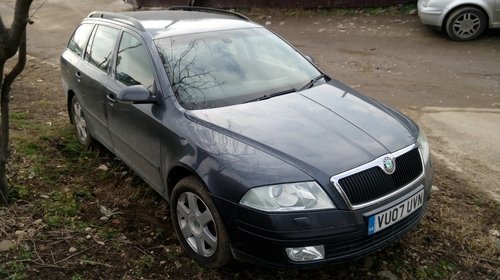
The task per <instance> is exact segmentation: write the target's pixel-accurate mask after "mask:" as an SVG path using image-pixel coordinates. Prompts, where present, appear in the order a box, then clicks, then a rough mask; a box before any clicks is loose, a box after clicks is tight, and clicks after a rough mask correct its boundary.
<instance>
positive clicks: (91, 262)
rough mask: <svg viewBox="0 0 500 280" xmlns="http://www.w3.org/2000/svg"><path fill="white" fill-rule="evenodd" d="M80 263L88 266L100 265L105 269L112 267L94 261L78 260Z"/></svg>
mask: <svg viewBox="0 0 500 280" xmlns="http://www.w3.org/2000/svg"><path fill="white" fill-rule="evenodd" d="M80 262H82V263H86V264H90V265H102V266H105V267H113V266H112V265H110V264H107V263H101V262H96V261H91V260H84V259H80Z"/></svg>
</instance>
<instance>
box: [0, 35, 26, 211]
mask: <svg viewBox="0 0 500 280" xmlns="http://www.w3.org/2000/svg"><path fill="white" fill-rule="evenodd" d="M25 65H26V30H24V31H23V34H22V35H21V40H20V42H19V48H18V54H17V63H16V65H15V66H14V68H12V70H11V71H10V72H9V73H8V74H7V75H5V78H4V79H3V81H2V78H0V84H1V85H2V87H1V96H0V114H1V130H0V133H1V135H0V205H7V204H8V198H9V187H8V183H7V176H6V175H7V174H6V171H7V160H8V158H9V129H10V124H9V122H10V121H9V101H10V89H11V85H12V83H13V82H14V80H15V79H16V77H17V76H18V75H19V74H21V72H22V71H23V69H24V66H25ZM4 66H5V64H4V63H1V62H0V67H1V70H0V74H1V77H3V69H4V68H3V67H4Z"/></svg>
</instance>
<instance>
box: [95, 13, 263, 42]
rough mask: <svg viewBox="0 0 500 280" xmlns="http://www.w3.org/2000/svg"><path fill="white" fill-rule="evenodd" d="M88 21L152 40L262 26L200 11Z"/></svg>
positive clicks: (237, 17) (103, 15) (122, 15)
mask: <svg viewBox="0 0 500 280" xmlns="http://www.w3.org/2000/svg"><path fill="white" fill-rule="evenodd" d="M88 18H103V19H107V20H112V21H117V22H120V23H124V24H127V25H130V26H133V27H135V28H136V29H139V30H140V31H145V32H148V33H150V34H151V36H152V37H153V38H160V37H171V36H178V35H186V34H194V33H202V32H211V31H222V30H230V29H240V28H255V27H262V26H261V25H259V24H257V23H254V22H252V21H250V20H249V19H248V18H246V17H245V16H243V15H240V14H237V13H233V12H230V11H224V10H216V9H210V8H208V9H205V8H202V9H200V10H182V9H178V10H177V9H175V10H153V11H135V12H123V13H110V12H100V11H96V12H92V13H90V14H89V16H88Z"/></svg>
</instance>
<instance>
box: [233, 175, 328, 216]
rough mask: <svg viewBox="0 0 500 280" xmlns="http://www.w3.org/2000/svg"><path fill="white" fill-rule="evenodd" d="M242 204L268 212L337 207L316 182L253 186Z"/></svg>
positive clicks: (242, 200)
mask: <svg viewBox="0 0 500 280" xmlns="http://www.w3.org/2000/svg"><path fill="white" fill-rule="evenodd" d="M240 204H241V205H245V206H248V207H251V208H255V209H259V210H263V211H268V212H287V211H303V210H318V209H328V208H330V209H333V208H335V206H334V205H333V202H332V201H331V200H330V198H329V197H328V195H326V193H325V191H323V189H322V188H321V187H320V186H318V184H317V183H316V182H303V183H291V184H282V185H272V186H265V187H257V188H253V189H250V190H249V191H248V192H247V193H246V194H245V195H244V196H243V198H242V199H241V201H240Z"/></svg>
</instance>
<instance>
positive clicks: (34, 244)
mask: <svg viewBox="0 0 500 280" xmlns="http://www.w3.org/2000/svg"><path fill="white" fill-rule="evenodd" d="M31 243H33V251H34V252H35V254H36V256H37V257H38V259H39V260H40V261H42V263H45V262H44V261H43V259H42V258H41V257H40V255H39V254H38V252H37V251H36V243H35V240H33V239H31Z"/></svg>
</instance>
